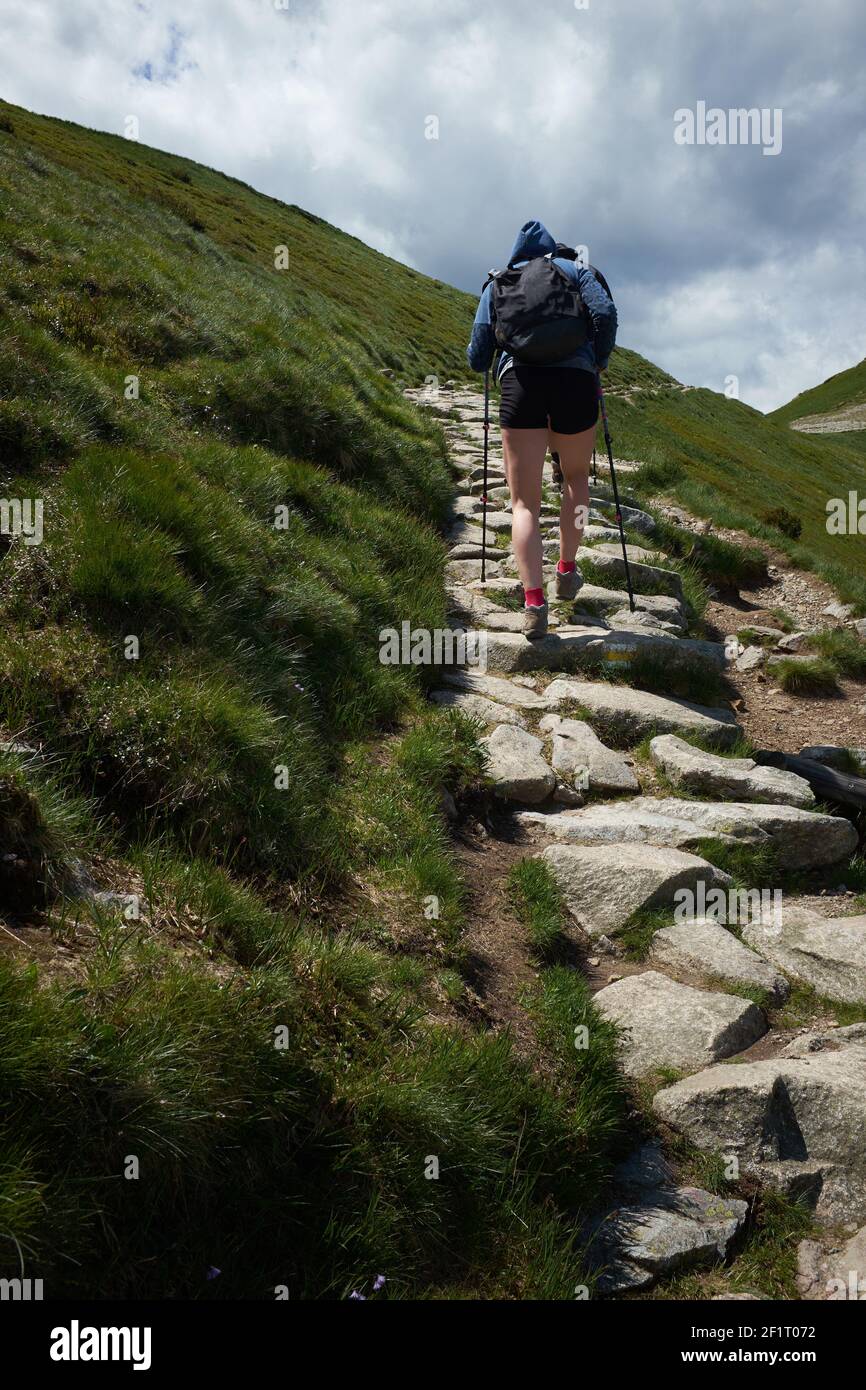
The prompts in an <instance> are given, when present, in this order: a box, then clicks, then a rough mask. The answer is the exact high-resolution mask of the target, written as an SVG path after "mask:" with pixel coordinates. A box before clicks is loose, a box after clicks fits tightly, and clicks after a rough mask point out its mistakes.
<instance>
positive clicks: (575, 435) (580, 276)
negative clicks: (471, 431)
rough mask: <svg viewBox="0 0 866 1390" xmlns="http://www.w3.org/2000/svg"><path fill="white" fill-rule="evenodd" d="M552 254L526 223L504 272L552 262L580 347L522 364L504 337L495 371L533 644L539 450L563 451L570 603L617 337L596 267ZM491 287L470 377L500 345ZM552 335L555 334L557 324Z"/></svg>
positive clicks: (539, 584)
mask: <svg viewBox="0 0 866 1390" xmlns="http://www.w3.org/2000/svg"><path fill="white" fill-rule="evenodd" d="M558 249H559V250H565V248H564V247H558V244H557V242H555V241H554V239H553V237H552V236H551V235H550V232H549V231H548V230H547V228H546V227H545V226H544V225H543V223H541V222H526V223H524V225H523V226H522V227H521V229H520V231H519V233H518V235H517V239H516V241H515V243H514V246H513V247H512V249H511V256H510V257H509V262H508V265H509V271H511V270H512V269H513V268H517V269H520V267H522V266H525V265H526V264H527V263H528V262H530V261H533V260H537V259H538V258H540V257H545V256H547V257H552V264H553V265H554V266H556V267H557V268H558V270H560V271H562V273H563V274H564V275H565V276H567V277H568V279H569V281H570V282H571V283H572V284H573V285H576V288H577V290H578V292H579V295H580V298H581V299H582V301H583V304H584V308H585V310H586V320H587V321H588V323H587V327H589V328H590V329H591V331H590V332H589V333H588V334H587V336H586V340H585V342H584V343H583V345H582V346H579V347H577V348H574V349H573V350H570V351H569V352H568V355H566V356H563V357H561V358H560V359H559V360H555V361H553V362H547V361H545V362H543V363H539V362H530V361H521V360H520V358H519V357H518V356H515V353H514V351H512V350H511V348H510V346H509V345H508V344H507V341H506V345H505V346H504V347H503V349H502V355H501V357H500V361H499V369H498V372H497V380H498V382H499V385H500V390H501V399H500V406H499V424H500V427H501V430H502V453H503V457H504V460H505V477H506V479H507V481H508V487H509V491H510V493H511V509H512V527H511V537H512V543H513V546H514V555H515V558H516V560H517V568H518V571H519V574H520V580H521V583H522V584H523V589H524V595H525V599H524V616H523V631H524V633H525V634H526V636H527V637H528V638H530V639H533V638H538V637H543V636H544V635H545V633H546V632H547V613H548V608H547V601H546V599H545V596H544V578H543V573H542V544H541V529H540V525H539V517H540V512H541V477H542V469H543V467H544V458H545V454H546V452H547V448H548V444H549V446H550V448H551V450H552V451H554V452H555V453H557V454H558V455H559V463H560V467H561V469H562V476H563V483H562V503H561V506H560V513H559V563H558V564H557V567H556V579H555V586H554V592H555V594H556V597H557V598H558V599H573V598H574V597H575V595H576V594H577V591H578V589H579V587H580V585H581V583H582V579H581V577H580V574H579V572H578V570H577V564H576V558H575V557H576V555H577V548H578V546H579V545H580V542H581V540H582V538H583V527H584V523H585V520H586V517H587V515H588V511H589V465H590V461H591V458H592V450H593V445H594V443H595V427H596V422H597V420H598V375H597V374H598V372H599V371H603V370H604V369H605V368H606V367H607V364H608V359H609V357H610V354H611V352H612V350H613V346H614V342H615V341H616V308H615V307H614V303H613V300H612V299H611V297H610V295H609V294H608V293H607V292H606V291H605V290H604V289H603V287H602V285H601V284H600V283H599V281H598V280H597V279H596V276H595V274H594V273H593V271H592V270H589V269H585V268H584V267H583V266H580V265H578V264H577V263H576V261H574V260H573V259H571V260H570V259H568V258H566V257H563V256H561V255H556V254H555V253H556V251H557V250H558ZM506 273H507V272H506ZM512 278H513V277H512ZM538 283H543V282H541V281H539V282H538ZM496 288H497V287H496V281H495V279H493V278H491V279H490V280H488V282H487V284H486V285H485V287H484V290H483V291H482V294H481V299H480V300H479V303H478V309H477V312H476V314H475V322H474V324H473V326H472V338H471V340H470V343H469V347H468V348H467V350H466V356H467V359H468V362H469V365H470V367H471V368H472V370H473V371H476V372H486V371H487V370H488V369H489V368H490V366H491V364H492V362H493V357H494V354H495V352H496V349H497V346H500V345H501V338H500V344H497V341H496V336H495V319H494V312H493V310H494V294H495V292H496ZM566 288H567V286H566ZM559 322H560V323H562V322H563V320H560V321H559ZM550 328H551V325H548V329H550ZM500 329H501V325H500ZM553 331H554V332H556V331H557V330H556V328H555V326H553ZM573 336H574V335H573V333H572V337H573ZM548 350H549V349H548ZM554 351H555V348H554ZM529 355H532V354H530V353H527V356H529Z"/></svg>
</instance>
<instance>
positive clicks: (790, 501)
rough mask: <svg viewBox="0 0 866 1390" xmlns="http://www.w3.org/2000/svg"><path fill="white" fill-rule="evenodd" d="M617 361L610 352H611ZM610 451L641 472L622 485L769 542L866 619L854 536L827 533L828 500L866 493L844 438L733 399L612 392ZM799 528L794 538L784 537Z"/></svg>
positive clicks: (851, 445)
mask: <svg viewBox="0 0 866 1390" xmlns="http://www.w3.org/2000/svg"><path fill="white" fill-rule="evenodd" d="M616 356H617V357H619V352H617V354H616ZM611 378H612V380H611V387H610V389H611V397H610V419H611V429H612V432H613V436H614V444H615V449H616V452H617V454H618V455H620V456H621V457H624V458H634V459H641V460H643V461H644V462H645V464H646V467H645V468H644V469H643V470H642V475H641V476H640V477H639V478H637V479H636V480H635V481H634V483H633V484H632V480H630V487H632V490H635V489H636V490H637V491H639V492H640V491H646V492H667V493H670V494H671V495H674V496H677V497H678V498H679V499H680V500H681V501H682V502H683V503H684V504H685V505H686V506H688V507H689V508H691V510H693V511H694V512H696V513H697V514H698V515H701V516H708V517H711V518H714V519H715V520H716V521H718V522H719V523H720V524H722V525H729V526H738V527H742V528H743V529H744V530H746V531H748V532H749V533H750V534H752V535H754V536H756V537H760V538H762V539H764V540H767V541H770V542H771V543H772V544H774V545H775V546H777V547H778V548H779V549H782V550H784V551H786V552H787V553H788V555H790V557H791V559H792V560H793V561H794V562H795V563H796V564H798V565H800V566H802V567H804V568H807V569H814V570H816V571H817V572H818V573H820V574H822V575H823V576H824V577H825V578H826V579H827V580H829V582H830V583H831V584H833V585H834V586H835V588H836V589H837V590H838V592H839V593H840V594H841V595H842V596H843V597H844V598H845V599H846V600H848V601H851V602H854V603H855V604H856V605H857V607H858V610H859V611H861V612H866V574H864V570H863V560H862V549H863V538H862V536H857V535H834V534H830V533H828V531H827V526H826V522H827V502H828V499H830V498H839V497H841V498H846V497H847V495H848V491H849V489H850V488H855V489H858V490H859V492H860V495H861V496H863V495H866V457H864V456H862V454H861V453H860V451H859V449H858V446H857V444H856V443H855V441H854V439H853V438H852V439H851V440H848V439H847V438H846V436H845V435H832V436H831V435H811V434H801V433H799V432H798V431H796V430H792V429H790V428H789V427H788V425H787V424H786V423H783V422H779V421H778V420H777V419H776V418H775V417H768V416H764V415H762V414H761V413H760V412H759V411H756V410H753V409H751V408H750V407H749V406H747V405H744V404H743V403H742V402H740V401H736V400H728V399H727V398H726V397H724V396H722V395H719V394H717V393H715V392H713V391H707V390H703V389H695V390H692V389H689V390H683V388H682V387H680V386H678V385H671V386H662V387H661V388H660V389H658V390H654V391H637V392H629V393H627V394H617V392H618V391H619V383H618V382H617V380H616V370H615V369H614V370H613V371H612V373H611ZM797 524H799V527H800V528H801V529H800V534H799V537H797V536H792V535H791V534H790V530H792V529H793V530H796V527H797Z"/></svg>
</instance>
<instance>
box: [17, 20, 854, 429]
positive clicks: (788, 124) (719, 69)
mask: <svg viewBox="0 0 866 1390" xmlns="http://www.w3.org/2000/svg"><path fill="white" fill-rule="evenodd" d="M864 47H866V7H864V5H863V0H820V3H817V0H724V3H723V0H533V3H532V4H527V3H526V0H497V3H495V4H493V3H491V4H487V5H478V4H477V3H475V0H404V3H398V0H361V3H359V0H183V3H182V4H181V3H179V0H74V3H72V4H64V3H59V2H58V0H27V3H26V4H20V3H17V4H16V3H13V0H0V93H2V95H3V96H4V97H5V98H6V99H7V100H9V101H13V102H18V103H20V104H21V105H24V106H27V107H30V108H31V109H33V110H36V111H41V112H45V113H47V114H50V115H56V116H63V117H66V118H67V119H70V120H74V121H79V122H81V123H82V124H84V125H88V126H94V127H97V128H99V129H103V130H111V131H117V132H118V133H123V129H124V120H125V118H126V117H127V116H128V115H136V116H137V117H138V118H139V122H140V138H141V139H142V141H144V142H145V143H147V144H152V145H156V146H158V147H160V148H162V149H167V150H171V151H174V152H176V153H179V154H185V155H189V156H190V157H192V158H194V159H197V160H201V161H202V162H203V163H206V164H209V165H212V166H214V167H216V168H218V169H222V170H225V171H226V172H227V173H231V174H235V175H237V176H238V177H240V178H243V179H245V180H246V181H247V182H249V183H251V184H253V185H254V186H255V187H257V188H260V189H262V190H263V191H265V192H267V193H270V194H272V195H274V196H275V197H278V198H282V199H285V200H286V201H287V202H295V203H299V204H300V205H301V206H303V207H307V208H309V209H311V210H312V211H314V212H316V213H318V214H320V215H321V216H323V217H326V218H327V219H328V220H329V221H331V222H334V223H336V224H337V225H338V226H340V227H344V228H345V229H346V230H348V231H351V232H353V233H354V234H355V235H357V236H360V237H362V238H363V239H364V240H365V241H367V242H369V243H370V244H372V245H373V246H376V247H378V248H379V249H381V250H383V251H386V252H388V253H389V254H390V255H392V256H396V257H397V258H399V259H400V260H402V261H406V262H408V263H410V264H411V265H414V266H416V267H417V268H418V269H420V270H423V271H425V272H427V273H429V274H431V275H437V276H440V277H441V278H442V279H445V280H449V281H451V282H452V283H454V284H456V285H459V286H460V287H461V288H463V289H468V290H476V289H478V288H479V286H480V283H481V281H482V280H483V278H484V275H485V273H486V271H487V269H488V268H489V267H490V266H491V265H494V264H502V263H503V262H504V260H505V259H506V258H507V254H508V250H509V248H510V246H511V242H512V240H513V236H514V232H515V230H516V228H517V227H519V226H520V224H521V223H522V222H524V221H526V220H527V219H529V218H532V217H538V218H540V219H541V220H543V221H544V222H546V223H547V224H548V225H549V227H550V229H551V230H552V231H553V233H554V235H555V236H556V237H557V238H559V239H560V240H562V241H569V242H571V243H572V244H574V243H579V244H581V245H586V246H587V247H588V248H589V253H590V257H591V259H592V260H593V262H594V263H595V264H597V265H599V266H601V267H602V269H603V270H604V271H605V273H606V275H607V278H608V279H609V280H610V282H611V284H612V286H613V289H614V293H615V297H616V300H617V305H618V308H619V313H620V323H621V332H620V341H621V342H623V343H624V344H625V345H626V346H628V347H633V348H636V349H637V350H638V351H639V352H642V353H645V354H646V355H647V356H648V357H650V358H652V359H653V361H655V362H657V363H659V364H660V365H661V366H663V367H665V368H666V369H667V370H668V371H670V372H672V373H673V374H674V375H675V376H677V377H678V378H680V380H682V381H686V382H691V383H695V384H698V385H704V386H710V387H712V388H713V389H716V390H723V389H724V386H725V379H726V378H727V377H729V376H732V375H733V376H736V377H737V378H738V379H739V392H740V396H741V398H742V399H743V400H746V401H748V402H749V403H750V404H752V405H755V406H758V407H759V408H760V409H762V410H767V409H772V408H773V407H774V406H776V405H779V404H781V403H782V402H783V401H785V400H788V399H789V398H790V397H791V396H792V395H794V394H796V392H798V391H801V390H804V389H805V388H807V387H809V386H811V385H814V384H815V383H816V382H818V381H820V380H823V379H824V378H825V377H827V376H829V375H831V374H832V373H834V372H837V371H840V370H842V369H843V368H844V367H848V366H851V365H852V364H853V363H855V362H857V361H859V360H861V359H862V358H863V357H864V356H866V313H864V308H866V250H864V246H863V227H864V214H866V122H864V114H866V74H864V66H863V52H864ZM699 103H705V107H706V109H707V110H708V112H711V111H712V110H713V109H714V108H715V109H721V110H722V111H724V112H725V113H727V112H728V111H729V110H731V109H737V108H757V109H759V110H765V111H766V113H767V115H766V117H765V120H766V121H767V122H768V124H767V125H766V127H765V136H766V139H765V142H764V144H761V143H750V144H744V143H718V142H715V143H710V141H713V140H714V136H715V135H716V134H717V133H718V124H717V123H716V124H715V125H713V126H711V127H710V131H709V139H708V142H707V143H698V142H697V140H696V141H695V143H678V140H677V139H676V138H675V134H676V132H677V131H679V132H680V136H682V135H683V133H686V134H688V131H687V130H686V127H685V123H684V120H683V118H682V117H680V118H679V119H675V113H676V112H678V111H680V112H681V111H683V110H688V111H691V112H693V113H695V119H694V133H695V135H698V134H702V133H704V132H705V131H706V130H707V124H706V122H702V121H700V120H699V119H698V111H699ZM774 112H780V113H781V117H779V116H778V115H776V116H774V115H773V113H774ZM709 119H710V116H709V115H708V117H707V120H709ZM780 119H781V126H780V125H779V121H780ZM780 135H781V149H779V151H778V153H775V154H765V153H764V149H765V147H767V148H769V147H777V146H778V144H779V137H780ZM431 137H435V138H431Z"/></svg>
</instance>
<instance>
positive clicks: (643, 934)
mask: <svg viewBox="0 0 866 1390" xmlns="http://www.w3.org/2000/svg"><path fill="white" fill-rule="evenodd" d="M673 920H674V915H673V909H672V908H669V907H657V908H649V907H645V908H639V909H638V910H637V912H633V913H632V915H631V917H630V918H629V920H628V922H626V924H625V926H624V927H623V928H622V930H621V931H618V932H617V941H618V942H619V943H620V944H621V946H622V947H623V950H624V952H625V955H626V957H627V959H628V960H633V961H644V960H646V958H647V956H648V955H649V951H650V947H651V946H652V939H653V937H654V936H655V934H656V932H657V931H661V929H662V928H663V927H669V926H671V925H672V924H673Z"/></svg>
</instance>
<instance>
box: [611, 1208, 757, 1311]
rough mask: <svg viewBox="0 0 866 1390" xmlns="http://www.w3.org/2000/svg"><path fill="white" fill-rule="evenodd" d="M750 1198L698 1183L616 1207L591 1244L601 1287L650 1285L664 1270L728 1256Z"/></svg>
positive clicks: (691, 1266) (614, 1289)
mask: <svg viewBox="0 0 866 1390" xmlns="http://www.w3.org/2000/svg"><path fill="white" fill-rule="evenodd" d="M747 1212H748V1203H746V1202H744V1201H741V1200H740V1199H739V1198H729V1197H719V1196H718V1195H717V1194H716V1193H712V1192H705V1191H704V1190H703V1189H702V1188H699V1187H677V1188H674V1189H673V1190H667V1189H661V1190H659V1191H657V1192H647V1194H646V1195H645V1197H644V1198H643V1200H642V1201H640V1202H636V1203H633V1204H630V1205H628V1206H621V1207H615V1208H614V1209H613V1210H612V1211H610V1212H608V1213H607V1214H606V1216H605V1217H604V1219H603V1220H602V1221H601V1222H600V1223H599V1224H598V1225H597V1227H596V1230H595V1234H594V1236H593V1237H592V1240H591V1243H590V1247H589V1261H590V1266H591V1267H593V1266H594V1267H595V1268H596V1269H598V1270H599V1275H598V1278H597V1280H596V1292H597V1293H599V1294H611V1293H620V1292H625V1291H626V1290H627V1289H636V1288H647V1287H649V1286H650V1285H651V1284H653V1283H654V1282H655V1280H656V1278H657V1277H658V1276H659V1275H662V1274H670V1273H673V1272H674V1271H675V1270H680V1269H694V1268H696V1267H703V1266H706V1265H712V1264H715V1263H716V1262H717V1261H718V1260H722V1259H724V1258H725V1257H726V1256H727V1254H728V1252H729V1250H730V1247H731V1244H732V1242H733V1241H734V1240H735V1239H736V1237H737V1235H738V1234H739V1232H740V1230H741V1229H742V1227H743V1225H744V1223H745V1220H746V1214H747Z"/></svg>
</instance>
